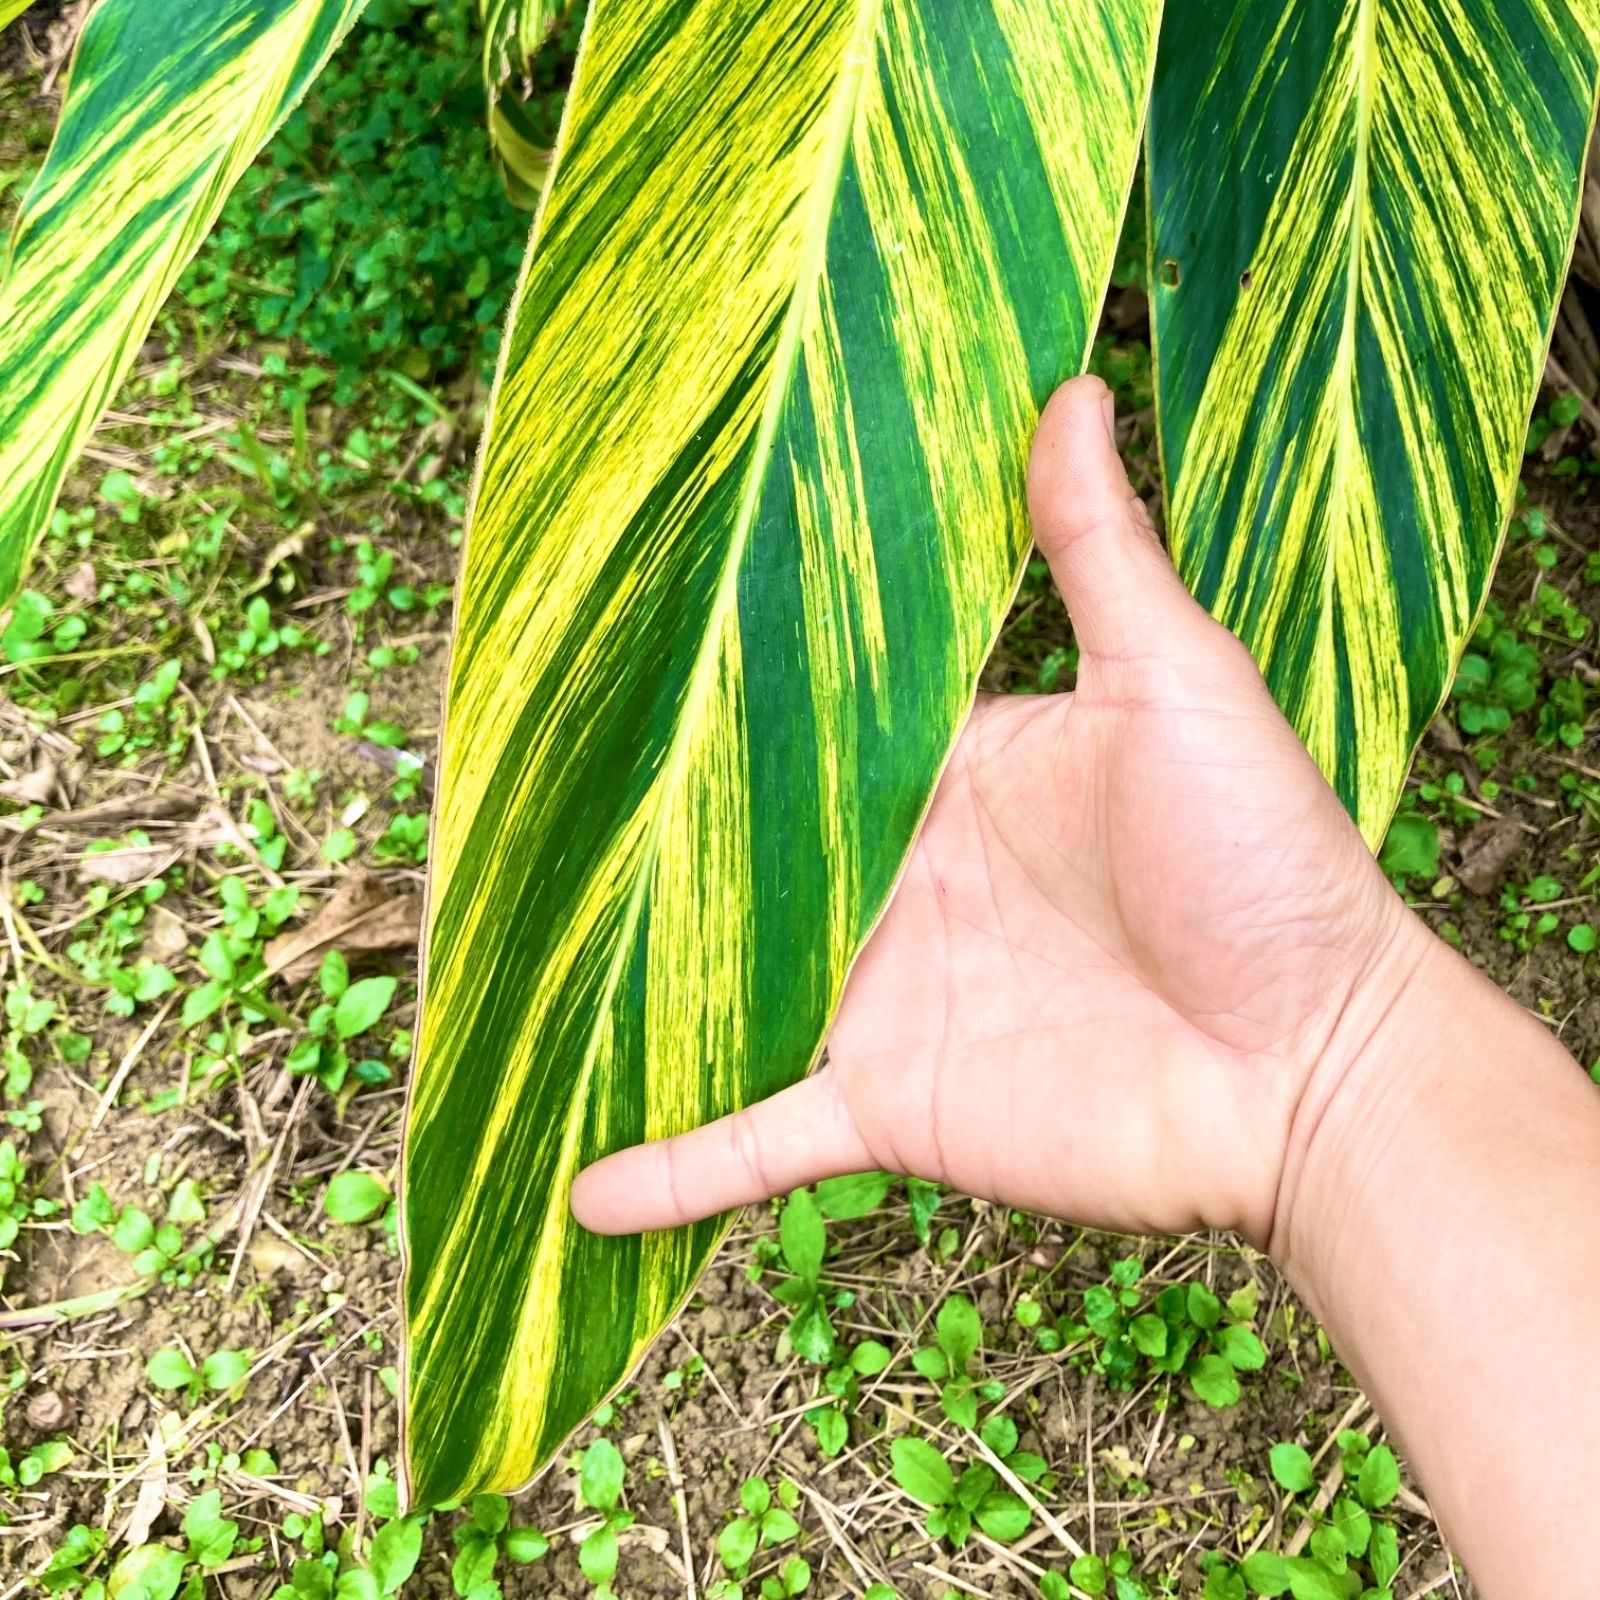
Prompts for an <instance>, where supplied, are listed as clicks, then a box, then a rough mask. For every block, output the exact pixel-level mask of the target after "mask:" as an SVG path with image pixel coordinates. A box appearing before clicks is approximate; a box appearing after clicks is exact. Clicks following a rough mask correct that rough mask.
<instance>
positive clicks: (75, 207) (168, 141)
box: [0, 0, 364, 605]
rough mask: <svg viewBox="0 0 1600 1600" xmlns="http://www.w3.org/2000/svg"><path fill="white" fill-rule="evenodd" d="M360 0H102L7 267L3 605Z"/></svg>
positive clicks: (1, 439)
mask: <svg viewBox="0 0 1600 1600" xmlns="http://www.w3.org/2000/svg"><path fill="white" fill-rule="evenodd" d="M363 3H364V0H206V3H205V4H193V3H185V4H181V5H180V4H173V3H172V0H100V4H99V5H97V6H96V7H95V9H94V10H93V11H92V12H91V13H90V15H89V20H88V22H87V23H86V24H85V26H84V29H83V34H82V37H81V38H80V39H79V42H78V49H77V54H76V56H75V58H74V60H73V64H72V72H71V77H70V80H69V87H68V91H67V98H66V104H65V105H64V107H63V108H62V113H61V125H60V127H59V128H58V129H57V130H56V136H55V141H54V143H53V144H52V145H51V147H50V153H49V155H48V156H47V157H46V159H45V164H44V167H43V168H42V170H41V171H40V173H39V176H38V177H37V179H35V181H34V184H33V187H32V188H31V189H30V190H29V191H28V194H27V197H26V198H25V199H24V201H23V204H22V209H21V211H20V213H19V215H18V217H17V222H16V229H15V232H14V234H13V238H12V244H11V251H10V258H9V262H8V264H7V268H6V272H5V277H4V279H3V280H0V605H4V604H5V603H6V602H7V601H8V600H9V599H10V598H11V597H12V595H13V594H14V593H15V592H16V589H17V586H18V584H19V582H20V581H21V577H22V573H23V571H24V569H25V567H26V564H27V561H28V557H29V556H30V555H31V554H32V551H33V548H34V545H35V543H36V542H37V540H38V537H39V534H40V532H41V531H42V529H43V528H44V526H45V524H46V522H47V521H48V519H49V516H50V512H51V509H52V507H53V506H54V505H55V500H56V495H57V493H58V492H59V490H60V487H61V480H62V478H63V477H64V476H65V474H66V471H67V469H68V467H69V466H70V465H71V464H72V461H73V459H74V457H75V456H76V455H77V452H78V449H79V447H80V446H81V445H82V444H83V441H84V439H85V438H86V437H87V435H88V433H89V430H90V429H91V428H92V427H93V426H94V424H95V422H96V421H97V420H98V419H99V416H100V413H101V412H102V411H103V410H104V409H105V406H106V404H107V402H108V401H109V400H110V398H111V396H112V393H113V391H114V390H115V388H116V386H117V384H118V383H119V382H120V381H121V379H122V377H123V374H124V373H125V372H126V371H127V369H128V366H129V364H130V363H131V362H132V360H133V358H134V356H135V354H136V353H137V352H138V350H139V347H140V345H141V344H143V343H144V338H145V335H146V334H147V333H148V332H149V331H150V324H151V323H152V321H154V319H155V315H156V312H157V311H158V310H159V309H160V306H161V303H162V301H163V300H165V299H166V297H167V294H168V292H169V291H170V290H171V288H172V285H173V284H174V283H175V282H176V280H177V277H178V274H179V273H180V272H181V271H182V270H183V267H184V265H185V264H186V263H187V262H188V260H189V258H190V257H191V256H192V255H193V254H194V253H195V251H196V250H197V249H198V248H199V246H200V243H201V241H202V240H203V239H204V238H205V236H206V232H207V230H208V229H209V228H210V227H211V224H212V222H213V221H214V220H215V219H216V216H217V213H218V211H220V210H221V208H222V203H223V201H224V200H225V199H226V198H227V196H228V191H229V190H230V189H231V188H232V187H233V185H234V184H235V182H237V180H238V178H239V176H240V175H241V174H242V173H243V171H244V169H245V168H246V167H247V166H248V165H249V163H250V161H251V159H252V158H253V157H254V155H255V153H256V151H257V150H259V149H260V148H261V146H262V145H263V144H264V143H265V142H266V140H267V139H268V138H269V137H270V136H271V134H272V132H273V130H274V129H275V128H276V127H277V126H278V124H279V123H280V122H281V121H282V120H283V118H284V117H285V115H287V113H288V112H289V110H290V109H291V108H292V107H293V106H294V104H295V102H296V101H297V100H298V99H299V98H300V96H301V95H302V94H303V93H304V92H305V89H306V87H307V86H308V85H309V84H310V82H311V81H312V79H313V78H315V76H316V74H317V73H318V71H320V70H321V67H322V64H323V62H324V61H325V60H326V59H327V57H328V54H329V52H330V51H331V50H332V49H333V47H334V45H335V44H336V43H337V42H338V40H339V38H340V37H341V35H342V34H343V32H344V30H345V29H346V28H347V27H348V26H349V24H350V23H351V22H352V21H353V20H354V18H355V17H356V15H357V14H358V13H359V12H360V10H361V7H362V4H363Z"/></svg>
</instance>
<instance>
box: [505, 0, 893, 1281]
mask: <svg viewBox="0 0 1600 1600" xmlns="http://www.w3.org/2000/svg"><path fill="white" fill-rule="evenodd" d="M883 6H884V0H860V3H859V7H858V12H857V16H856V20H855V25H854V28H853V30H852V32H851V36H850V42H849V44H848V45H847V46H846V48H845V56H844V62H843V66H842V69H841V72H840V75H839V80H838V83H837V84H836V85H835V88H834V102H833V106H832V107H831V109H830V112H829V116H830V126H829V129H828V136H827V141H826V143H825V145H824V148H823V160H822V163H821V166H820V168H819V170H818V174H817V179H816V183H815V185H814V187H813V189H812V192H811V199H810V206H811V214H810V216H809V218H808V219H807V224H806V231H805V234H804V237H803V240H802V243H801V248H800V257H799V263H798V271H797V272H796V274H795V282H794V287H793V290H792V291H791V296H790V300H789V306H788V310H787V311H786V313H785V316H784V324H783V330H782V332H781V334H780V335H779V339H778V345H777V349H776V350H775V352H774V354H773V361H772V373H771V377H770V379H769V382H768V390H767V397H766V403H765V406H764V408H763V411H762V417H761V422H760V424H759V426H758V428H757V430H756V439H755V451H754V455H753V458H752V460H751V463H750V467H749V470H748V473H747V475H746V478H745V483H744V491H743V494H742V495H741V497H740V501H739V508H738V512H737V516H736V519H735V523H734V529H733V534H732V537H731V538H730V539H729V543H728V553H727V555H726V557H725V559H724V561H723V566H722V572H721V574H720V576H719V579H718V583H717V591H716V595H715V597H714V599H713V601H712V607H711V612H710V615H709V617H708V621H707V627H706V632H705V637H704V639H703V640H702V641H701V644H700V649H699V653H698V655H697V656H696V658H695V664H694V669H693V672H692V674H691V676H690V680H689V690H688V693H687V695H686V696H685V698H684V704H683V708H682V710H681V711H680V713H679V717H678V723H677V727H676V729H675V730H674V733H673V740H672V745H671V747H670V749H669V751H668V753H667V759H666V762H665V763H664V765H663V767H662V772H661V776H660V778H659V779H658V780H657V783H656V798H655V811H654V814H653V815H652V817H651V819H650V827H649V830H648V832H647V834H646V837H645V842H644V844H643V846H642V847H641V851H640V860H639V866H638V869H637V873H636V876H635V879H634V884H633V890H632V893H631V894H630V896H629V899H628V905H627V909H626V910H625V912H624V913H623V918H622V923H621V926H620V927H619V928H618V930H617V933H616V935H615V939H616V944H615V948H614V950H613V952H612V958H611V965H610V967H609V968H608V969H607V972H606V977H605V981H604V983H603V985H602V987H601V992H600V996H599V999H598V1003H597V1005H596V1008H595V1016H594V1021H593V1023H592V1025H591V1027H590V1030H589V1035H588V1039H587V1041H586V1044H585V1047H584V1055H583V1063H582V1066H581V1067H580V1069H579V1073H578V1077H577V1081H576V1083H575V1084H574V1087H573V1092H572V1102H573V1103H574V1104H577V1103H580V1102H581V1101H583V1100H584V1099H585V1098H586V1096H587V1095H588V1093H589V1087H590V1084H591V1083H592V1081H593V1077H594V1068H595V1062H596V1060H597V1058H598V1056H599V1049H600V1040H601V1037H602V1034H603V1032H604V1029H605V1021H606V1018H607V1016H608V1015H609V1014H610V1010H611V1006H612V1003H613V1001H614V1000H615V997H616V993H617V989H618V987H619V986H620V984H621V980H622V973H623V970H624V968H625V966H626V963H627V959H628V955H629V952H630V951H631V950H632V948H633V945H634V943H635V940H636V939H637V936H638V929H639V922H640V919H641V917H642V916H643V913H644V902H645V896H646V892H647V887H648V884H649V881H650V877H651V874H652V871H653V869H654V866H655V862H656V858H657V855H658V853H659V849H660V841H661V833H662V830H663V827H664V823H665V818H666V815H667V813H668V810H669V809H670V807H671V804H672V798H673V795H674V794H675V793H676V791H677V788H678V786H679V784H680V783H681V782H682V780H683V775H684V772H685V770H686V769H687V766H688V758H689V750H690V747H691V744H692V740H693V733H694V730H695V729H696V727H697V726H698V724H699V722H700V720H701V718H702V717H703V715H704V713H705V708H706V705H707V703H708V701H709V700H710V697H711V694H712V691H713V689H714V686H715V682H716V673H717V669H718V657H719V655H720V652H721V648H722V636H723V632H724V629H725V627H726V624H727V619H728V616H729V614H730V613H731V611H732V610H733V608H734V607H735V606H736V605H737V603H738V583H739V575H740V572H741V571H742V569H743V566H744V556H745V551H746V549H747V547H748V545H749V539H750V532H751V529H752V527H753V526H754V524H755V520H756V515H757V512H758V510H759V508H760V502H761V496H762V492H763V489H764V487H765V484H766V481H767V472H768V467H769V465H770V463H771V460H772V455H773V451H774V447H775V445H776V442H777V437H778V430H779V425H780V423H781V420H782V413H783V407H784V403H785V401H786V400H787V398H788V394H789V388H790V382H791V379H792V377H793V372H794V368H795V366H796V363H797V359H798V356H799V353H800V348H801V340H802V338H803V336H804V332H805V323H806V318H807V316H808V314H809V313H810V311H811V309H812V307H813V305H814V303H815V299H816V290H817V286H818V284H819V283H820V281H821V277H822V272H823V268H824V264H825V262H826V259H827V241H828V231H829V226H830V223H831V221H832V218H833V212H834V202H835V200H836V198H837V195H838V191H839V186H840V183H841V180H842V178H843V175H844V168H845V161H846V158H847V156H848V154H849V151H850V147H851V143H852V135H853V132H854V126H855V120H856V111H857V107H858V105H859V100H860V91H861V86H862V83H863V81H864V79H865V76H866V69H867V66H868V64H869V63H870V61H871V50H872V46H873V44H874V42H875V40H876V38H877V33H878V26H879V22H880V20H881V18H882V14H883ZM581 1129H582V1121H581V1119H580V1118H577V1117H574V1116H569V1117H568V1118H567V1124H566V1128H565V1130H564V1132H563V1135H562V1145H561V1154H560V1157H559V1160H558V1163H557V1169H556V1179H557V1182H558V1184H559V1183H570V1182H571V1180H572V1178H573V1176H574V1175H575V1173H574V1168H575V1167H576V1165H577V1154H578V1143H579V1137H580V1133H581ZM547 1235H548V1223H547V1226H546V1228H545V1229H542V1230H541V1238H540V1243H539V1246H538V1247H536V1250H535V1255H536V1256H537V1255H539V1254H542V1253H543V1249H544V1244H545V1238H546V1237H547Z"/></svg>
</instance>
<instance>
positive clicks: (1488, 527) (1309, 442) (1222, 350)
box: [1149, 0, 1600, 843]
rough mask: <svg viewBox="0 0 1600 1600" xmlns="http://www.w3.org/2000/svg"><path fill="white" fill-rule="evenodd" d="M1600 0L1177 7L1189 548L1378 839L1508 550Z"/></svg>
mask: <svg viewBox="0 0 1600 1600" xmlns="http://www.w3.org/2000/svg"><path fill="white" fill-rule="evenodd" d="M1597 48H1600V5H1597V4H1596V0H1222V3H1220V4H1216V5H1194V4H1189V5H1177V6H1172V7H1169V8H1168V10H1167V15H1166V19H1165V23H1164V27H1163V34H1162V41H1161V54H1160V62H1159V65H1158V67H1157V73H1156V87H1155V93H1154V97H1153V100H1152V105H1151V112H1150V137H1149V177H1150V222H1151V294H1152V297H1153V319H1154V329H1155V340H1156V354H1157V360H1158V370H1159V400H1160V412H1161V439H1162V449H1163V455H1164V460H1165V466H1166V473H1167V488H1168V501H1169V520H1170V526H1171V533H1172V543H1173V550H1174V554H1175V556H1176V559H1177V561H1178V563H1179V566H1180V567H1181V569H1182V571H1183V574H1184V577H1185V578H1186V579H1187V581H1188V582H1189V584H1190V586H1191V588H1193V589H1194V591H1195V592H1196V593H1197V594H1198V595H1199V596H1200V598H1201V599H1202V600H1203V601H1204V602H1205V603H1206V604H1207V605H1208V606H1210V607H1211V608H1212V610H1213V611H1214V612H1215V613H1216V614H1217V615H1218V616H1219V617H1220V618H1222V620H1223V621H1225V622H1226V623H1227V624H1228V625H1229V626H1230V627H1232V628H1233V629H1234V630H1235V631H1236V632H1237V633H1238V634H1240V636H1241V637H1242V638H1243V639H1244V640H1245V642H1246V643H1247V644H1248V645H1249V646H1250V647H1251V649H1252V650H1253V651H1254V652H1255V655H1256V658H1257V660H1258V661H1259V662H1260V664H1261V667H1262V669H1263V671H1264V673H1265V675H1266V678H1267V681H1268V683H1269V684H1270V685H1271V687H1272V689H1273V691H1274V692H1275V693H1276V695H1277V697H1278V700H1279V702H1280V704H1281V705H1282V706H1283V707H1284V709H1285V711H1286V712H1288V714H1289V715H1290V717H1291V719H1292V720H1293V721H1294V722H1295V725H1296V726H1297V727H1298V728H1299V730H1300V733H1301V735H1302V736H1303V737H1304V739H1305V740H1306V743H1307V745H1308V746H1309V748H1310V750H1311V752H1312V754H1313V755H1314V756H1315V757H1316V758H1317V760H1318V762H1319V763H1320V764H1321V766H1322V768H1323V770H1324V771H1325V772H1326V773H1327V774H1328V776H1329V777H1330V779H1331V780H1332V781H1333V783H1334V784H1335V786H1336V787H1337V789H1338V791H1339V793H1340V795H1341V797H1342V798H1343V800H1344V801H1345V803H1346V805H1347V806H1348V807H1349V808H1350V810H1351V812H1352V813H1353V814H1354V816H1355V817H1356V818H1357V820H1358V821H1359V823H1360V824H1361V827H1362V829H1363V831H1364V832H1365V833H1366V835H1367V837H1368V839H1369V840H1371V841H1373V842H1374V843H1376V842H1377V841H1378V840H1379V839H1381V838H1382V836H1383V832H1384V829H1385V827H1386V826H1387V823H1388V820H1389V817H1390V814H1391V812H1392V810H1393V807H1394V804H1395V801H1396V799H1397V797H1398V795H1399V792H1400V787H1401V784H1402V782H1403V781H1404V777H1405V773H1406V770H1407V767H1408V765H1409V763H1410V760H1411V756H1412V752H1413V751H1414V749H1415V746H1416V742H1417V740H1418V738H1419V737H1420V736H1421V733H1422V731H1423V729H1424V728H1425V727H1426V726H1427V724H1428V723H1429V722H1430V721H1431V720H1432V718H1433V716H1434V714H1435V713H1436V711H1437V710H1438V708H1439V706H1440V705H1441V704H1442V702H1443V700H1444V697H1445V695H1446V694H1447V692H1448V690H1449V685H1450V681H1451V676H1452V674H1453V672H1454V669H1455V665H1456V662H1457V660H1458V658H1459V656H1460V653H1461V651H1462V648H1463V646H1464V644H1465V642H1466V639H1467V637H1468V635H1469V634H1470V632H1471V630H1472V628H1473V626H1474V624H1475V621H1476V619H1477V616H1478V614H1479V611H1480V609H1481V607H1482V604H1483V600H1484V596H1485V593H1486V590H1487V587H1488V583H1489V578H1490V575H1491V573H1492V571H1493V567H1494V564H1495V560H1496V558H1497V555H1498V552H1499V548H1500V542H1501V538H1502V535H1503V531H1504V527H1505V523H1506V520H1507V516H1508V512H1509V509H1510V504H1511V498H1512V495H1513V493H1514V490H1515V485H1516V480H1517V469H1518V463H1519V462H1520V460H1521V456H1522V447H1523V441H1524V438H1525V435H1526V427H1527V421H1528V414H1529V410H1530V408H1531V406H1532V404H1533V401H1534V398H1535V395H1536V392H1537V386H1538V382H1539V377H1540V373H1541V371H1542V370H1543V364H1544V354H1545V347H1546V344H1547V341H1548V337H1549V331H1550V325H1551V321H1552V318H1553V316H1554V311H1555V306H1556V301H1557V298H1558V296H1559V294H1560V289H1561V283H1562V279H1563V277H1564V275H1565V269H1566V263H1567V259H1568V255H1569V253H1570V250H1571V244H1572V238H1573V232H1574V228H1575V226H1576V221H1577V210H1578V201H1579V194H1580V188H1581V178H1582V172H1583V164H1584V152H1585V148H1586V144H1587V140H1588V137H1589V128H1590V124H1591V120H1592V116H1593V111H1594V97H1595V82H1596V52H1597Z"/></svg>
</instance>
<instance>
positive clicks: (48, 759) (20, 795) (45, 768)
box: [0, 750, 61, 806]
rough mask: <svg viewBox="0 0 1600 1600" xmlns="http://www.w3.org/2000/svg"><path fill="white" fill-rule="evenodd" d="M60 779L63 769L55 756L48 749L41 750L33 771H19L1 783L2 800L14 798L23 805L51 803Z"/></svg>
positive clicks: (0, 797)
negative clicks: (13, 776) (58, 764)
mask: <svg viewBox="0 0 1600 1600" xmlns="http://www.w3.org/2000/svg"><path fill="white" fill-rule="evenodd" d="M60 781H61V769H60V768H59V767H58V766H57V765H56V762H55V757H54V756H52V755H51V754H50V752H49V751H48V750H41V751H40V752H39V762H38V765H37V766H36V767H34V769H33V770H32V771H31V772H23V773H19V774H18V775H17V776H16V777H15V778H10V779H8V780H7V781H6V782H5V783H0V800H14V801H16V803H17V804H18V805H23V806H43V805H49V804H50V802H51V801H52V800H53V799H54V798H55V793H56V786H57V784H59V783H60Z"/></svg>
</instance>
